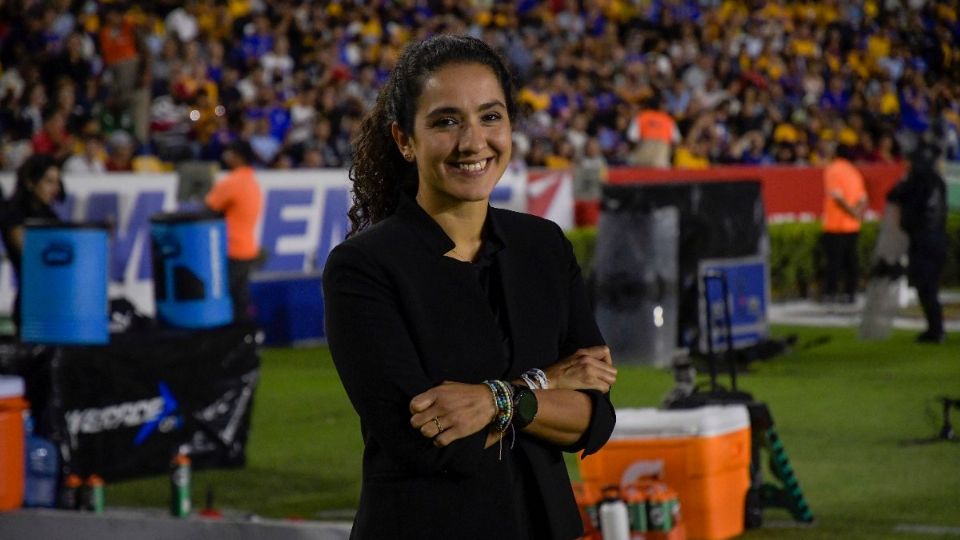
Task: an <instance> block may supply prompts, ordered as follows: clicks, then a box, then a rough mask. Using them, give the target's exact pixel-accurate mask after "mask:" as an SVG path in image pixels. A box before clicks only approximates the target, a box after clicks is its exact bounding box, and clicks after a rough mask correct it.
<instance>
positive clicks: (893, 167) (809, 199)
mask: <svg viewBox="0 0 960 540" xmlns="http://www.w3.org/2000/svg"><path fill="white" fill-rule="evenodd" d="M857 168H858V169H860V172H862V173H863V178H864V182H865V183H866V188H867V196H868V197H869V199H870V207H869V211H868V216H867V217H868V218H874V219H875V218H876V217H877V216H879V215H882V213H883V209H884V207H885V206H886V194H887V192H888V191H889V190H890V188H891V187H893V185H894V184H896V183H897V182H898V181H899V180H900V178H901V177H902V176H903V173H904V166H903V165H902V164H867V163H860V164H857ZM607 180H608V182H609V183H610V184H634V183H642V184H657V183H668V182H731V181H745V180H756V181H759V182H760V183H761V189H762V192H763V204H764V207H765V208H766V211H767V219H768V220H770V221H791V220H811V219H819V218H820V212H821V211H822V207H823V168H822V167H780V166H768V167H765V166H718V167H711V168H709V169H702V170H687V169H650V168H639V167H619V168H611V169H610V170H609V171H608V173H607ZM598 214H599V201H577V208H576V217H577V224H578V225H595V224H596V218H597V216H598Z"/></svg>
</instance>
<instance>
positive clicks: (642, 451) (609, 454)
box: [580, 405, 750, 540]
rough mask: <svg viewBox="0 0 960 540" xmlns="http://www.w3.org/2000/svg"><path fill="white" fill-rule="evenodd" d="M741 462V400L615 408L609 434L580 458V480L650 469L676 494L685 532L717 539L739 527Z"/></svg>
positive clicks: (744, 459)
mask: <svg viewBox="0 0 960 540" xmlns="http://www.w3.org/2000/svg"><path fill="white" fill-rule="evenodd" d="M749 467H750V417H749V415H748V413H747V408H746V407H745V406H743V405H728V406H719V405H712V406H707V407H700V408H696V409H683V410H658V409H652V408H651V409H619V410H617V425H616V427H615V428H614V430H613V435H612V436H611V437H610V440H609V441H608V442H607V444H606V445H605V446H604V447H603V448H602V449H601V450H600V451H599V452H597V453H596V454H593V455H591V456H588V457H587V458H586V459H582V460H581V461H580V478H581V480H582V481H583V482H584V483H585V484H592V485H594V486H604V485H607V484H621V485H628V484H631V483H633V482H635V481H636V480H637V479H638V478H642V477H644V476H649V475H651V473H653V474H655V475H656V476H657V477H658V479H659V480H662V481H663V482H665V483H666V484H667V485H669V486H670V488H672V489H673V490H675V491H676V493H677V495H678V496H679V500H680V507H681V508H682V509H683V510H682V511H683V525H684V527H683V528H684V529H685V532H686V535H687V537H688V538H690V539H692V540H698V539H702V540H723V539H726V538H731V537H734V536H736V535H738V534H740V533H742V532H743V517H744V516H743V512H744V502H745V499H746V495H747V489H748V488H749V487H750V471H749ZM648 504H649V500H648Z"/></svg>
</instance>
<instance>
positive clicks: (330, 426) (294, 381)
mask: <svg viewBox="0 0 960 540" xmlns="http://www.w3.org/2000/svg"><path fill="white" fill-rule="evenodd" d="M855 332H856V331H855V329H815V328H800V327H782V326H781V327H775V328H774V334H775V335H780V336H783V335H787V334H791V333H794V334H797V336H798V337H799V341H798V343H797V346H796V348H795V350H794V351H793V352H791V353H789V354H786V355H783V356H779V357H777V358H774V359H772V360H768V361H763V362H756V363H754V364H752V365H751V368H750V371H749V373H746V374H743V375H742V376H741V378H740V386H741V388H742V389H745V390H748V391H750V392H752V393H753V394H754V396H755V397H756V398H757V399H759V400H762V401H765V402H766V403H767V404H768V405H769V406H770V409H771V411H772V413H773V415H774V419H775V420H776V422H777V427H778V431H779V433H780V435H781V437H782V439H783V442H784V444H785V447H786V450H787V454H788V455H789V457H790V459H791V461H792V463H793V466H794V469H795V471H796V473H797V477H798V479H799V481H800V486H801V488H802V489H803V492H804V494H805V495H806V498H807V501H808V502H809V504H810V506H811V509H812V510H813V513H814V515H815V516H816V520H817V521H816V524H815V525H814V526H813V527H801V528H796V527H793V526H792V522H791V520H790V517H789V515H788V514H787V513H786V511H782V510H768V511H767V512H765V513H764V519H765V520H766V522H767V523H768V525H767V526H766V527H764V528H763V529H759V530H753V531H748V532H747V533H746V534H745V535H744V538H747V539H768V538H771V539H772V538H777V539H780V538H783V539H828V538H845V539H885V538H891V539H907V538H918V539H919V538H926V539H929V538H958V537H960V532H957V531H958V528H960V444H958V443H945V442H939V443H935V444H929V445H913V446H908V445H903V444H902V443H903V441H907V440H912V439H917V438H924V437H932V436H934V435H936V434H937V432H938V430H939V427H940V422H941V415H940V405H939V403H938V402H937V401H936V400H935V398H936V397H937V396H939V395H950V396H955V397H960V351H958V347H957V345H958V343H957V341H958V338H957V336H951V339H950V341H948V342H947V344H945V345H943V346H939V347H938V346H930V345H927V346H923V345H915V344H914V343H913V342H912V337H913V334H912V333H907V332H897V333H895V334H894V335H893V337H891V338H890V339H889V340H887V341H884V342H880V343H863V342H860V341H858V340H857V338H856V333H855ZM820 338H827V340H828V341H827V342H826V343H822V344H819V345H813V344H814V343H817V342H820V341H823V340H822V339H820ZM808 345H809V346H808ZM671 386H672V380H671V375H670V374H669V373H668V372H666V371H661V370H654V369H650V368H642V367H630V366H626V367H624V366H621V371H620V376H619V380H618V382H617V384H616V386H615V389H614V392H613V400H614V403H615V404H616V405H617V406H618V407H638V406H655V405H657V404H658V403H659V402H660V400H661V398H662V397H663V395H664V394H665V393H666V392H667V391H668V390H669V389H670V387H671ZM954 419H955V425H956V427H957V429H958V430H960V411H957V412H955V413H954ZM361 452H362V445H361V441H360V436H359V428H358V421H357V418H356V415H355V414H354V412H353V409H352V408H351V407H350V404H349V402H348V401H347V399H346V395H345V394H344V392H343V390H342V388H341V387H340V384H339V380H338V379H337V375H336V372H335V370H334V368H333V365H332V362H331V360H330V356H329V353H328V352H327V350H326V349H325V348H312V349H267V350H264V351H263V371H262V378H261V383H260V386H259V388H258V389H257V394H256V401H255V405H254V415H253V426H252V430H251V440H250V442H249V445H248V464H247V467H246V468H244V469H238V470H207V471H198V472H196V473H195V474H194V502H195V504H197V505H199V504H200V503H201V502H202V500H203V493H204V492H205V491H206V488H207V486H213V488H214V490H215V493H216V499H217V505H218V506H220V507H222V508H229V509H234V510H239V511H243V512H252V513H256V514H259V515H263V516H270V517H281V518H282V517H291V516H297V517H302V518H307V519H320V518H331V517H334V518H338V519H349V514H350V511H351V509H352V508H353V507H354V506H355V505H356V502H357V497H358V494H359V485H360V484H359V479H360V463H361ZM568 465H569V466H570V470H571V475H573V476H574V477H575V476H576V475H577V470H576V461H575V458H573V457H571V459H569V460H568ZM107 500H108V504H109V505H117V506H155V507H166V505H167V500H168V488H167V480H166V478H165V477H155V478H146V479H139V480H132V481H127V482H121V483H116V484H112V485H109V486H108V487H107ZM904 526H907V527H908V528H909V527H916V526H921V527H928V528H929V529H928V530H929V531H932V533H918V532H903V531H902V528H903V527H904ZM898 527H900V529H898ZM935 527H941V528H944V527H946V528H948V529H946V530H941V532H939V533H936V531H937V530H938V529H935Z"/></svg>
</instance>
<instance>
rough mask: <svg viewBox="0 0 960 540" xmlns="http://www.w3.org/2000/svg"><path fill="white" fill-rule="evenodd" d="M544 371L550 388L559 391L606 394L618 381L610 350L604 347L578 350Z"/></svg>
mask: <svg viewBox="0 0 960 540" xmlns="http://www.w3.org/2000/svg"><path fill="white" fill-rule="evenodd" d="M544 371H545V372H546V374H547V380H548V381H549V382H550V388H557V389H566V390H599V391H601V392H604V393H606V392H609V391H610V387H611V386H613V383H615V382H616V381H617V368H615V367H613V358H612V357H611V356H610V348H609V347H606V346H603V345H599V346H596V347H587V348H584V349H578V350H577V351H576V352H574V353H573V354H571V355H570V356H568V357H566V358H564V359H563V360H560V361H559V362H557V363H556V364H553V365H552V366H550V367H548V368H547V369H545V370H544Z"/></svg>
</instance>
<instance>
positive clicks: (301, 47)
mask: <svg viewBox="0 0 960 540" xmlns="http://www.w3.org/2000/svg"><path fill="white" fill-rule="evenodd" d="M958 13H960V0H867V1H866V2H862V3H861V2H842V1H840V0H798V1H786V0H770V1H763V0H745V1H733V0H699V1H697V0H635V1H632V2H631V1H627V0H582V1H569V0H568V1H565V0H547V1H535V0H523V1H519V2H502V1H496V0H473V1H471V2H454V1H447V0H429V1H425V0H408V1H399V2H388V1H366V2H365V1H353V2H350V1H343V2H311V1H305V0H272V1H270V2H266V1H265V0H185V1H184V0H176V1H175V0H157V1H155V2H150V3H140V4H139V5H133V4H124V3H120V2H112V3H105V2H97V1H95V0H46V1H39V0H20V1H11V2H4V3H2V4H0V69H2V71H0V160H2V162H0V165H2V168H3V169H5V170H13V169H15V168H16V167H17V166H18V165H19V164H20V163H21V162H22V161H23V160H24V159H25V158H26V157H27V156H28V155H30V154H31V153H40V152H42V153H49V154H53V155H54V156H56V158H57V159H59V160H62V161H63V162H64V171H65V172H68V173H69V172H73V171H91V172H98V171H103V170H111V171H129V170H164V169H165V168H167V169H169V168H170V167H171V164H173V163H176V162H179V161H181V160H192V159H201V160H219V158H220V156H221V154H222V151H223V148H224V147H225V146H226V145H227V144H229V143H230V142H231V141H234V140H237V139H243V140H246V141H248V142H249V143H250V145H251V146H252V148H253V150H254V152H255V154H256V161H257V163H256V165H257V166H259V167H270V168H316V167H344V166H347V165H349V159H350V155H351V140H352V137H353V136H354V134H355V133H356V130H357V127H358V124H359V120H360V118H361V117H362V115H363V114H364V112H365V111H366V110H368V109H369V108H370V107H371V105H372V103H373V101H374V100H375V99H376V95H377V90H378V89H379V87H380V85H382V84H383V82H384V79H385V77H386V75H387V73H388V72H389V71H390V68H391V67H392V65H393V63H394V62H395V60H396V58H397V55H398V53H399V51H400V50H401V49H402V47H403V45H404V44H405V43H407V42H408V41H409V40H411V39H414V38H420V37H424V36H426V35H429V34H431V33H435V32H455V33H469V34H471V35H475V36H477V37H481V38H482V39H484V40H485V41H487V42H488V43H491V44H492V45H494V46H495V47H496V48H497V49H498V50H500V51H501V52H502V54H503V55H504V57H505V58H506V59H507V60H508V62H509V63H510V65H511V66H512V68H513V70H514V72H515V74H516V77H517V86H518V90H519V93H518V98H519V102H520V104H521V106H522V108H523V114H522V116H521V118H520V119H519V120H518V125H517V126H516V127H517V128H518V129H517V130H516V136H515V141H514V142H515V152H516V155H518V156H522V157H523V158H524V159H525V160H526V162H527V163H528V164H529V165H531V166H545V167H554V168H564V167H569V166H571V165H575V164H577V163H582V162H585V161H589V162H591V163H606V164H629V163H633V162H634V156H635V143H634V142H633V141H632V140H631V138H630V137H628V133H629V131H630V125H631V123H632V122H633V121H634V118H635V117H636V116H637V114H638V113H639V112H640V111H641V110H643V109H646V108H658V109H660V110H662V111H663V112H666V113H668V114H669V115H670V116H672V118H673V119H674V120H675V121H676V123H677V126H678V127H679V130H678V131H679V134H680V137H679V140H678V141H676V143H677V144H676V146H675V148H674V149H673V165H674V166H676V167H706V166H708V165H709V164H711V163H714V164H717V163H740V164H769V163H779V164H812V165H817V164H822V163H823V162H824V157H825V156H828V155H831V147H833V146H835V145H838V144H842V145H845V146H847V147H848V148H850V149H852V150H853V152H854V155H855V156H856V157H857V159H860V160H864V161H873V162H884V161H894V160H899V159H901V151H900V148H899V147H900V145H901V144H903V142H904V141H909V140H910V138H911V136H912V135H914V134H916V133H920V132H923V131H925V130H927V129H929V127H930V126H931V125H933V124H938V125H939V126H941V127H942V129H943V142H944V145H945V147H946V150H947V154H948V158H951V159H960V137H958V133H960V20H958Z"/></svg>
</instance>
